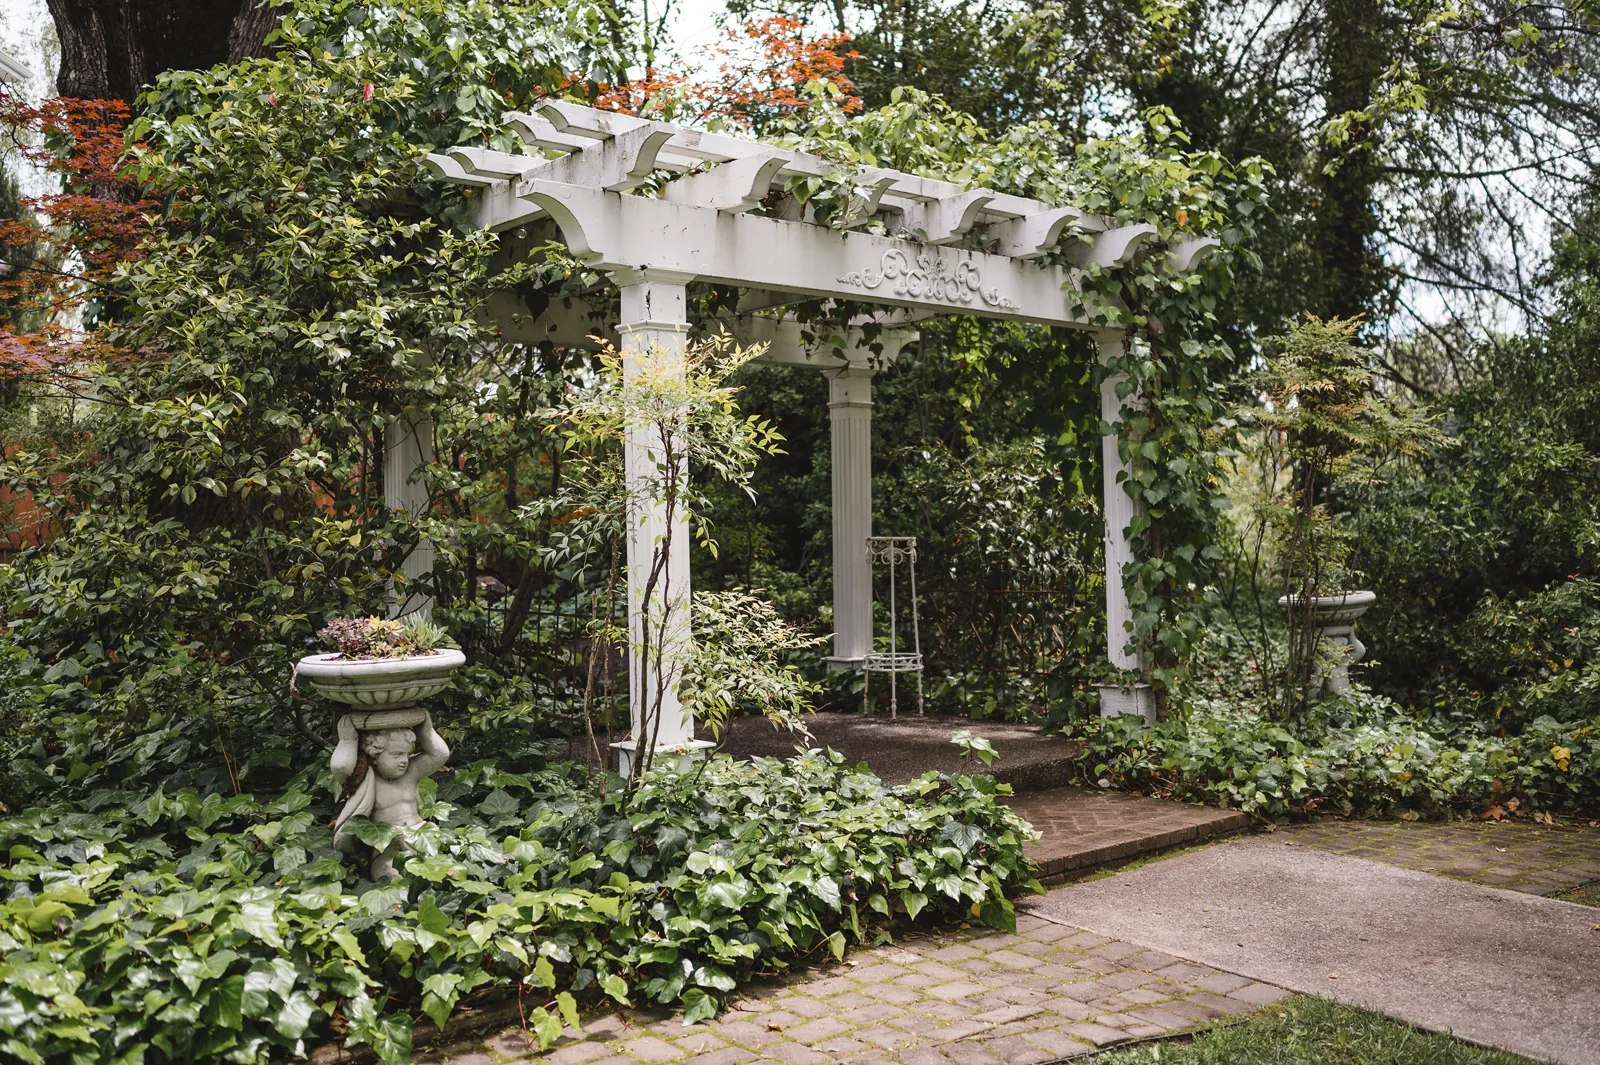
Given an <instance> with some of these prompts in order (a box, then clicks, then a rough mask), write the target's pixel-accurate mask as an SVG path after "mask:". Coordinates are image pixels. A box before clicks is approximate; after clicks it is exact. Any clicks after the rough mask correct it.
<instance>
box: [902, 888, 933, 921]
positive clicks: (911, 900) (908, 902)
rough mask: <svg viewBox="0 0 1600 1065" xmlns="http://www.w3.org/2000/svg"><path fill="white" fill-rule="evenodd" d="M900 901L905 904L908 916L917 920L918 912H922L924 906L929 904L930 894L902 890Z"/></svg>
mask: <svg viewBox="0 0 1600 1065" xmlns="http://www.w3.org/2000/svg"><path fill="white" fill-rule="evenodd" d="M900 901H901V903H903V904H904V905H905V908H906V916H907V917H909V918H911V919H912V920H913V921H915V920H916V919H917V914H919V913H921V912H922V908H923V907H924V906H926V905H927V904H928V896H926V895H924V894H923V893H922V892H920V891H902V892H900Z"/></svg>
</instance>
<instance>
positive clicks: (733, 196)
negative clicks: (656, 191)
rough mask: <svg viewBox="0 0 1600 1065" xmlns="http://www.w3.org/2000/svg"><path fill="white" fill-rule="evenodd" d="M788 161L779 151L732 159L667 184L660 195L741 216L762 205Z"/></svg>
mask: <svg viewBox="0 0 1600 1065" xmlns="http://www.w3.org/2000/svg"><path fill="white" fill-rule="evenodd" d="M789 159H790V156H789V155H788V154H787V153H785V152H778V151H773V152H765V153H763V154H761V155H752V156H748V157H746V158H744V159H732V160H729V161H728V162H726V163H723V164H721V165H720V166H718V167H716V168H715V169H714V170H707V171H705V172H704V173H700V174H689V175H686V176H684V177H681V178H678V179H677V180H675V181H669V182H667V186H666V188H665V189H663V190H662V195H663V196H664V197H665V198H666V199H667V200H668V201H670V202H672V203H682V204H688V205H691V206H694V207H709V208H710V209H711V210H713V211H727V212H728V213H730V214H743V213H744V212H745V211H749V210H751V209H753V208H755V207H759V206H760V205H761V201H762V200H764V199H766V197H767V195H768V194H769V193H771V191H772V185H773V182H774V181H776V180H777V178H778V173H779V171H781V170H782V169H783V168H784V166H785V164H787V163H788V162H789Z"/></svg>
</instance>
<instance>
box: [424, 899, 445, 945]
mask: <svg viewBox="0 0 1600 1065" xmlns="http://www.w3.org/2000/svg"><path fill="white" fill-rule="evenodd" d="M417 924H419V925H421V926H422V927H423V929H425V930H426V931H429V932H432V933H433V934H434V935H436V936H442V935H445V934H447V933H448V932H449V931H450V915H449V914H447V913H445V912H444V911H443V910H441V909H439V904H438V903H437V902H434V901H433V896H432V895H424V896H422V902H421V903H419V904H418V905H417Z"/></svg>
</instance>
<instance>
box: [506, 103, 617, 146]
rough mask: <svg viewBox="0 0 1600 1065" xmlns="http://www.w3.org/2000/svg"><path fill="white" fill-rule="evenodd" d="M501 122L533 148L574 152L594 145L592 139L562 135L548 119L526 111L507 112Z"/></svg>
mask: <svg viewBox="0 0 1600 1065" xmlns="http://www.w3.org/2000/svg"><path fill="white" fill-rule="evenodd" d="M501 120H502V121H503V122H505V124H506V125H507V126H509V127H510V128H511V131H512V132H513V133H515V134H516V135H517V136H519V137H521V138H522V140H523V143H525V144H528V145H530V146H532V147H534V148H544V149H548V150H549V151H553V152H576V151H582V150H583V149H584V148H587V147H588V146H589V145H591V144H593V143H594V138H593V137H577V136H574V135H572V134H570V133H562V132H561V131H560V130H558V129H556V127H555V126H554V124H552V123H551V122H550V120H549V119H547V118H541V117H539V116H538V115H530V114H528V113H527V112H526V111H507V112H506V113H505V114H504V115H502V116H501Z"/></svg>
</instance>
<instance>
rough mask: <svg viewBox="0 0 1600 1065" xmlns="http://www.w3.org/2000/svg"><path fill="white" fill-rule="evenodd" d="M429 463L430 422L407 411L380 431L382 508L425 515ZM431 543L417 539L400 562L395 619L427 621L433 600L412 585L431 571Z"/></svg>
mask: <svg viewBox="0 0 1600 1065" xmlns="http://www.w3.org/2000/svg"><path fill="white" fill-rule="evenodd" d="M432 461H433V419H432V418H429V417H428V416H427V415H426V414H423V413H421V412H420V411H415V410H408V411H406V412H405V413H403V414H401V415H400V417H398V418H396V419H395V420H394V421H392V422H390V423H389V425H388V426H387V427H386V428H385V429H384V431H383V505H384V506H386V507H388V508H389V509H390V510H391V511H394V512H395V513H403V514H406V515H409V516H410V517H412V518H422V517H425V516H427V513H428V486H427V485H426V484H425V483H424V482H423V479H422V468H423V467H424V466H426V465H427V464H428V463H430V462H432ZM433 560H434V550H433V541H431V540H419V541H418V542H417V544H416V546H415V547H413V548H412V549H411V552H410V554H408V555H406V557H405V559H404V560H403V561H402V562H401V563H400V572H401V573H403V574H404V575H405V578H406V595H405V598H404V599H402V598H401V597H400V596H399V595H398V594H396V595H395V596H394V597H393V598H394V602H393V604H392V605H391V607H390V610H391V612H392V614H393V616H395V617H403V616H406V615H411V616H415V617H421V618H428V617H430V616H432V614H433V597H432V596H431V595H428V594H427V593H426V592H424V591H423V590H422V589H421V588H420V587H417V586H416V585H415V582H416V581H418V580H420V579H421V578H423V577H426V576H427V575H428V574H430V573H432V572H433Z"/></svg>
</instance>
